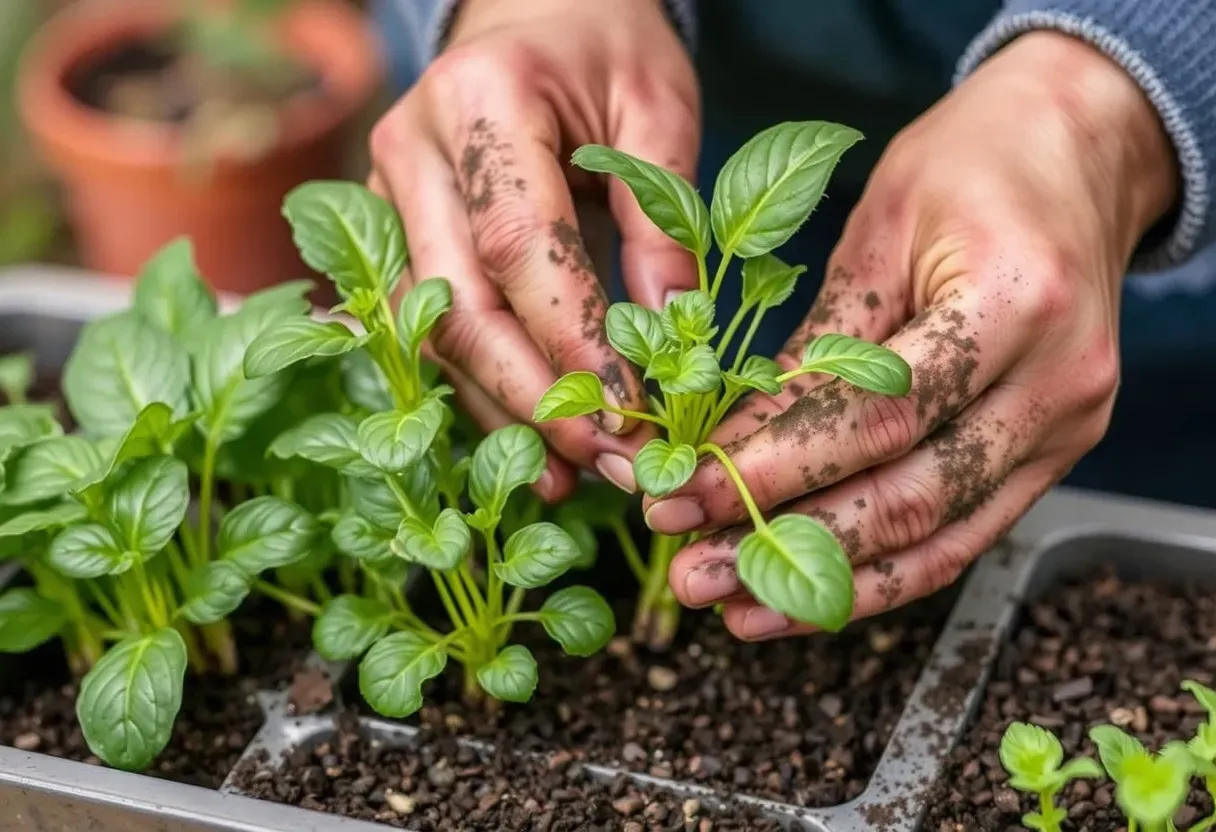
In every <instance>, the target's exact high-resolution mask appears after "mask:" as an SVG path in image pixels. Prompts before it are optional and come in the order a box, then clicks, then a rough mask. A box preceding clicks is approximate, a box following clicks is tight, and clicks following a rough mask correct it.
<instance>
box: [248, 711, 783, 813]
mask: <svg viewBox="0 0 1216 832" xmlns="http://www.w3.org/2000/svg"><path fill="white" fill-rule="evenodd" d="M354 725H355V723H354V721H353V720H349V719H346V718H342V719H339V720H338V731H337V733H336V734H335V735H334V736H333V737H332V738H331V739H330V740H329V741H327V742H323V743H321V744H319V745H316V746H314V747H312V748H302V749H297V750H295V751H292V752H289V753H288V754H287V756H286V757H285V759H284V760H283V765H282V767H281V768H279V769H277V770H276V769H275V768H273V767H271V766H268V765H266V764H267V763H268V762H269V760H268V759H267V758H266V757H265V756H263V758H262V759H261V760H260V761H250V762H249V763H247V764H242V766H241V768H240V769H238V772H237V784H238V786H239V788H240V789H241V791H242V792H244V793H246V794H249V795H252V796H254V797H259V798H262V799H265V800H272V801H276V802H279V803H288V804H291V805H297V806H302V807H304V808H306V809H314V810H319V811H323V812H331V813H334V814H340V815H344V816H346V817H351V818H357V819H361V820H373V821H380V822H381V823H386V824H389V825H391V826H396V827H401V828H404V827H406V826H407V825H408V827H409V828H410V829H414V830H418V832H439V831H440V830H443V831H444V832H448V830H451V831H452V832H454V831H455V830H461V832H574V830H578V832H594V830H605V831H606V830H625V832H647V830H695V831H696V832H709V830H713V832H731V830H740V832H742V830H747V832H777V830H779V829H780V826H778V824H776V823H775V822H773V821H769V820H765V819H764V818H762V817H759V816H757V815H756V814H755V813H754V812H753V811H752V810H749V809H745V808H742V807H737V806H733V805H727V806H723V807H722V809H721V810H720V811H710V810H709V809H708V808H707V807H704V806H702V805H701V804H700V802H699V801H697V800H687V799H685V798H682V797H679V796H677V795H672V794H668V793H664V792H658V791H650V790H643V789H639V788H638V787H637V786H634V785H632V784H630V783H629V782H628V781H627V780H626V779H625V778H624V777H623V776H622V777H619V778H617V779H616V780H615V781H613V782H610V783H605V782H600V781H597V780H595V779H593V778H592V777H591V776H590V775H589V774H588V772H587V771H586V770H585V768H584V767H583V765H582V764H580V763H579V762H577V761H575V760H574V758H573V757H572V756H571V755H569V754H567V755H564V756H563V757H560V758H559V757H552V758H549V759H548V760H547V761H541V760H539V759H528V758H525V759H521V758H519V757H515V756H511V755H509V754H507V753H505V752H501V751H500V752H496V753H494V754H492V755H486V756H482V755H479V754H478V753H477V752H475V751H473V750H472V749H470V748H468V747H467V746H462V745H460V744H459V743H458V742H457V741H456V740H455V739H453V738H452V737H451V736H450V735H446V734H439V735H429V734H428V732H424V737H423V738H422V740H421V744H420V746H418V747H416V748H390V747H386V746H384V745H382V744H380V743H379V742H378V741H375V740H372V739H369V738H367V737H362V736H360V734H359V732H358V731H357V729H356V728H355V727H354Z"/></svg>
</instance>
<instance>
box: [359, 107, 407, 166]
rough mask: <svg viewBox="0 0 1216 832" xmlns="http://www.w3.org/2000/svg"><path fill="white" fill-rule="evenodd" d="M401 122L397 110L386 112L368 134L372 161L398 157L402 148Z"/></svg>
mask: <svg viewBox="0 0 1216 832" xmlns="http://www.w3.org/2000/svg"><path fill="white" fill-rule="evenodd" d="M401 122H402V119H401V118H399V117H397V110H396V109H393V110H390V111H389V112H388V113H386V114H385V115H384V116H383V117H382V118H381V119H380V120H379V121H377V122H376V124H375V126H374V127H372V130H371V132H370V133H369V134H368V140H367V144H368V150H369V152H370V153H371V157H372V161H374V162H381V163H382V162H384V161H386V160H389V159H393V158H395V157H397V156H398V155H399V153H400V148H401V143H402V141H401V127H400V125H401Z"/></svg>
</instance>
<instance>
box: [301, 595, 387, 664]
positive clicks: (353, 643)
mask: <svg viewBox="0 0 1216 832" xmlns="http://www.w3.org/2000/svg"><path fill="white" fill-rule="evenodd" d="M392 618H393V611H392V610H391V609H389V608H388V607H387V606H385V605H384V604H383V603H381V602H380V601H377V600H375V599H374V598H360V597H359V596H357V595H339V596H338V597H337V598H334V599H332V600H330V601H328V602H327V603H326V604H325V607H324V609H322V610H321V615H320V616H318V618H317V620H316V623H314V624H313V627H312V643H313V646H314V647H315V648H316V650H317V652H318V653H320V654H321V657H322V658H325V659H329V660H330V661H332V662H340V661H347V660H349V659H356V658H358V657H359V656H361V655H363V653H364V652H365V651H366V650H367V648H369V647H371V646H372V645H373V644H375V643H376V642H377V641H379V640H380V639H382V638H384V634H385V633H387V632H388V627H389V623H390V622H391V621H392Z"/></svg>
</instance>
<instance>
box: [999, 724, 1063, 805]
mask: <svg viewBox="0 0 1216 832" xmlns="http://www.w3.org/2000/svg"><path fill="white" fill-rule="evenodd" d="M1000 757H1001V765H1002V766H1004V767H1005V771H1007V772H1009V774H1010V775H1011V777H1012V780H1011V784H1012V785H1013V787H1014V788H1015V789H1018V790H1020V791H1025V792H1038V791H1042V790H1044V789H1047V788H1049V787H1050V786H1051V785H1053V783H1054V778H1055V775H1056V774H1057V772H1058V771H1059V768H1060V764H1061V763H1062V762H1063V761H1064V748H1063V747H1062V746H1061V745H1060V741H1059V740H1058V739H1056V736H1055V734H1053V733H1051V732H1050V731H1048V730H1046V729H1045V728H1040V727H1039V726H1038V725H1031V724H1029V723H1025V722H1014V723H1013V724H1011V725H1010V726H1009V727H1008V728H1006V729H1005V735H1004V736H1003V737H1001V746H1000Z"/></svg>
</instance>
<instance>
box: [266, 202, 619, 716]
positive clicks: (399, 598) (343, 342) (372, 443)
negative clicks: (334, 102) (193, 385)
mask: <svg viewBox="0 0 1216 832" xmlns="http://www.w3.org/2000/svg"><path fill="white" fill-rule="evenodd" d="M284 214H285V216H286V217H287V219H288V221H289V222H290V223H291V225H292V228H293V231H294V235H295V240H296V242H297V244H298V246H299V248H300V251H301V253H302V254H303V256H304V259H305V261H306V262H307V263H308V264H309V265H310V266H312V267H313V268H315V269H317V270H318V271H320V272H323V273H325V274H326V275H328V276H329V277H330V279H332V280H333V282H334V284H335V285H336V287H337V289H338V291H339V293H340V295H341V296H342V298H343V302H342V303H341V304H340V306H339V307H338V308H337V311H342V312H346V313H349V314H350V315H351V316H353V317H354V318H355V319H357V320H358V321H359V323H360V324H361V325H362V329H363V331H364V332H363V334H355V333H354V332H353V331H351V329H349V328H348V327H347V326H346V325H345V324H343V323H340V322H337V321H331V322H324V323H322V322H318V321H308V320H292V321H283V322H281V323H280V325H278V326H276V327H274V328H271V329H270V330H268V331H267V332H265V333H263V335H262V336H261V337H260V338H259V339H258V340H257V341H255V342H254V343H253V344H252V345H251V346H250V349H249V351H248V353H247V354H246V357H245V371H246V374H247V375H248V376H249V377H251V378H260V377H262V376H263V375H264V374H267V373H277V372H281V371H282V370H283V369H284V368H286V367H290V366H294V365H296V364H297V363H299V362H302V361H324V360H325V359H327V358H331V357H333V356H335V355H338V354H342V353H347V352H350V353H351V354H357V353H365V354H366V355H367V356H368V357H369V358H370V359H371V361H372V362H373V363H374V364H375V366H377V367H378V368H379V370H380V371H381V373H382V376H383V378H384V380H385V384H386V391H387V395H386V396H385V397H383V399H382V400H380V401H378V402H375V403H374V404H375V406H373V407H369V408H367V409H366V410H365V411H362V412H358V413H352V412H332V413H324V412H322V413H314V414H313V415H312V416H310V417H309V418H308V419H306V420H304V421H303V422H302V423H300V424H299V425H297V426H296V427H294V428H293V429H291V430H289V431H287V432H285V433H283V434H281V435H280V436H279V437H278V438H277V439H276V440H275V441H274V443H273V444H272V445H271V447H270V453H271V454H272V455H273V456H276V457H279V458H282V459H298V460H305V461H307V462H309V463H311V464H315V465H320V466H324V467H327V468H329V469H332V470H333V471H335V472H337V473H338V474H340V475H341V476H342V477H344V479H345V481H346V483H347V489H348V498H349V499H348V500H347V501H346V502H345V503H344V504H342V505H336V506H334V507H333V516H334V525H333V530H332V535H331V537H332V541H333V543H334V545H335V546H336V548H337V549H338V550H339V551H340V552H341V553H342V554H343V555H345V556H346V557H348V558H350V559H351V560H353V561H354V562H357V563H358V564H359V565H360V566H361V567H362V568H363V569H364V570H365V571H366V572H367V574H368V575H370V576H372V579H373V580H372V584H371V585H370V586H368V587H366V588H365V590H364V591H363V592H361V593H351V592H348V593H344V594H341V595H339V596H338V597H336V598H334V599H332V600H330V601H328V602H326V603H325V604H324V605H323V606H322V607H321V608H320V609H318V610H315V612H316V614H317V620H316V624H315V627H314V641H315V644H316V646H317V649H318V650H319V652H320V653H321V654H322V655H324V656H326V657H328V658H331V659H356V658H359V657H360V656H361V657H362V660H361V662H360V665H359V684H360V689H361V691H362V692H363V695H364V697H365V698H366V699H367V701H368V702H369V703H370V704H371V705H372V707H373V708H375V709H376V710H377V711H379V712H380V713H382V714H384V715H386V716H394V717H400V716H405V715H407V714H410V713H412V712H414V711H416V710H417V709H418V708H419V707H420V706H421V704H422V695H423V694H422V690H423V685H424V683H425V682H427V681H428V680H429V679H431V678H433V677H435V676H437V675H438V674H439V673H441V672H442V671H443V669H444V668H445V666H446V664H447V662H448V660H449V658H450V659H455V660H456V661H458V662H460V663H461V664H462V665H463V668H464V680H465V682H464V685H465V687H464V690H465V695H466V697H467V698H468V699H470V700H479V699H482V698H483V697H484V695H485V694H488V695H489V696H490V697H491V698H492V699H496V700H507V701H517V702H522V701H526V700H527V699H529V698H530V697H531V695H532V691H533V689H534V688H535V686H536V682H537V670H536V661H535V660H534V659H533V657H532V655H531V654H530V653H529V652H528V650H527V649H526V648H524V647H522V646H518V645H511V646H508V641H509V639H510V636H511V633H512V630H513V628H514V626H515V625H516V624H517V623H520V622H527V621H531V622H537V623H540V624H541V625H542V626H543V627H544V628H545V630H546V631H547V632H548V633H549V634H550V635H551V636H552V637H553V638H554V639H555V640H556V641H557V642H558V643H559V644H560V645H561V646H562V647H563V648H564V649H565V651H566V652H567V653H570V654H572V655H579V656H584V655H589V654H590V653H593V652H595V651H596V650H598V649H600V648H601V647H602V646H603V645H604V644H605V643H606V642H607V641H608V639H609V638H610V637H611V635H612V633H613V631H614V629H615V624H614V621H613V616H612V612H611V609H610V608H609V607H608V604H607V603H606V602H605V601H604V600H603V599H602V598H601V597H600V596H599V595H597V594H596V593H595V592H593V591H592V590H590V589H588V588H586V587H579V586H573V587H567V588H565V589H562V590H560V591H558V592H555V593H554V594H552V595H551V596H549V598H548V599H547V600H546V601H545V602H544V604H543V605H542V606H541V608H540V609H539V610H538V611H534V612H529V611H524V609H523V602H524V600H525V594H526V592H527V591H528V590H534V589H539V588H541V587H543V586H546V585H547V584H549V583H551V582H553V581H554V580H556V579H557V578H559V577H561V576H562V575H563V574H565V573H566V572H567V571H568V570H570V569H571V568H573V567H575V566H576V565H579V564H581V563H584V562H585V560H586V558H587V553H588V545H587V541H586V539H585V537H586V534H585V533H586V532H587V531H588V527H586V526H585V525H583V526H571V528H577V529H578V531H579V532H580V533H581V534H583V536H584V540H583V542H582V543H581V544H580V542H579V541H576V540H575V538H574V537H572V535H571V534H570V533H569V532H568V531H567V530H566V528H565V527H564V526H563V525H559V524H558V523H553V522H548V521H545V520H538V521H537V522H530V523H527V524H526V525H522V526H520V527H517V528H514V529H510V531H509V533H507V530H508V529H509V528H510V525H509V520H510V518H508V517H507V516H506V513H507V511H508V508H509V505H510V501H511V498H512V496H513V495H514V494H516V493H517V492H518V491H519V490H520V489H523V488H525V487H526V486H528V485H531V484H533V483H535V482H537V481H538V480H539V478H540V476H541V474H542V473H543V472H544V466H545V449H544V444H543V442H542V440H541V438H540V435H539V434H538V433H537V432H536V431H535V430H534V429H532V428H531V427H528V426H525V425H515V426H511V427H506V428H502V429H500V430H496V431H493V432H492V433H490V434H489V435H488V436H486V437H485V438H484V439H482V440H481V441H480V443H478V444H477V445H476V448H475V449H473V450H472V452H471V453H470V454H467V455H463V456H462V455H461V453H460V450H461V449H460V444H459V443H457V442H455V441H454V439H453V435H452V430H451V428H452V425H453V424H454V420H455V416H454V414H453V413H452V412H451V411H450V410H449V408H448V406H447V405H446V403H445V399H446V398H447V396H448V395H449V394H450V393H451V392H452V391H451V388H449V387H446V386H443V385H440V386H437V387H433V388H428V385H427V384H426V382H425V379H424V376H425V375H426V373H425V368H424V365H423V360H422V354H421V348H422V344H423V342H424V341H425V340H426V338H427V336H428V335H429V333H430V331H431V330H432V328H433V327H434V326H435V325H436V323H438V321H439V320H440V318H441V316H442V315H443V314H444V313H445V312H446V311H447V310H448V308H449V307H450V306H451V290H450V287H449V285H448V283H447V282H446V281H445V280H443V279H440V278H431V279H428V280H423V281H421V282H419V283H417V284H416V285H414V286H413V287H412V288H411V289H410V290H409V291H408V292H406V293H405V294H404V296H403V297H402V298H401V301H400V304H399V306H398V310H397V313H396V315H394V314H393V313H392V307H391V304H390V301H391V299H392V296H393V295H394V292H395V289H396V283H397V280H398V276H399V275H400V274H401V273H402V272H403V271H404V268H405V265H406V261H407V258H408V253H407V247H406V239H405V234H404V231H403V229H402V227H401V223H400V221H399V219H398V218H397V216H396V214H395V213H394V212H393V210H392V208H391V207H390V206H389V205H388V203H386V202H384V201H383V200H381V199H380V198H379V197H376V196H374V195H373V194H372V193H371V192H369V191H367V190H365V189H363V188H361V187H358V186H355V185H350V184H342V183H328V182H327V183H310V184H308V185H304V186H301V187H300V188H298V189H296V190H295V191H293V192H292V193H291V194H289V195H288V197H287V200H286V203H285V206H284ZM566 525H570V524H569V523H567V524H566ZM479 554H480V555H481V557H478V555H479ZM410 565H416V566H418V567H421V568H423V569H425V570H426V572H427V573H429V576H430V580H431V583H432V584H433V585H434V588H435V591H436V593H437V597H438V599H439V601H440V602H441V604H442V606H443V609H444V611H445V613H446V615H447V618H448V626H447V627H446V628H443V629H436V628H434V627H432V626H431V625H430V624H429V623H427V622H426V621H424V620H423V619H422V618H421V617H420V616H419V615H418V614H417V613H416V612H415V611H414V610H413V609H411V607H410V605H409V603H408V602H407V601H406V599H405V597H404V594H403V592H402V583H403V581H404V577H405V570H406V569H407V568H408V567H409V566H410Z"/></svg>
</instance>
